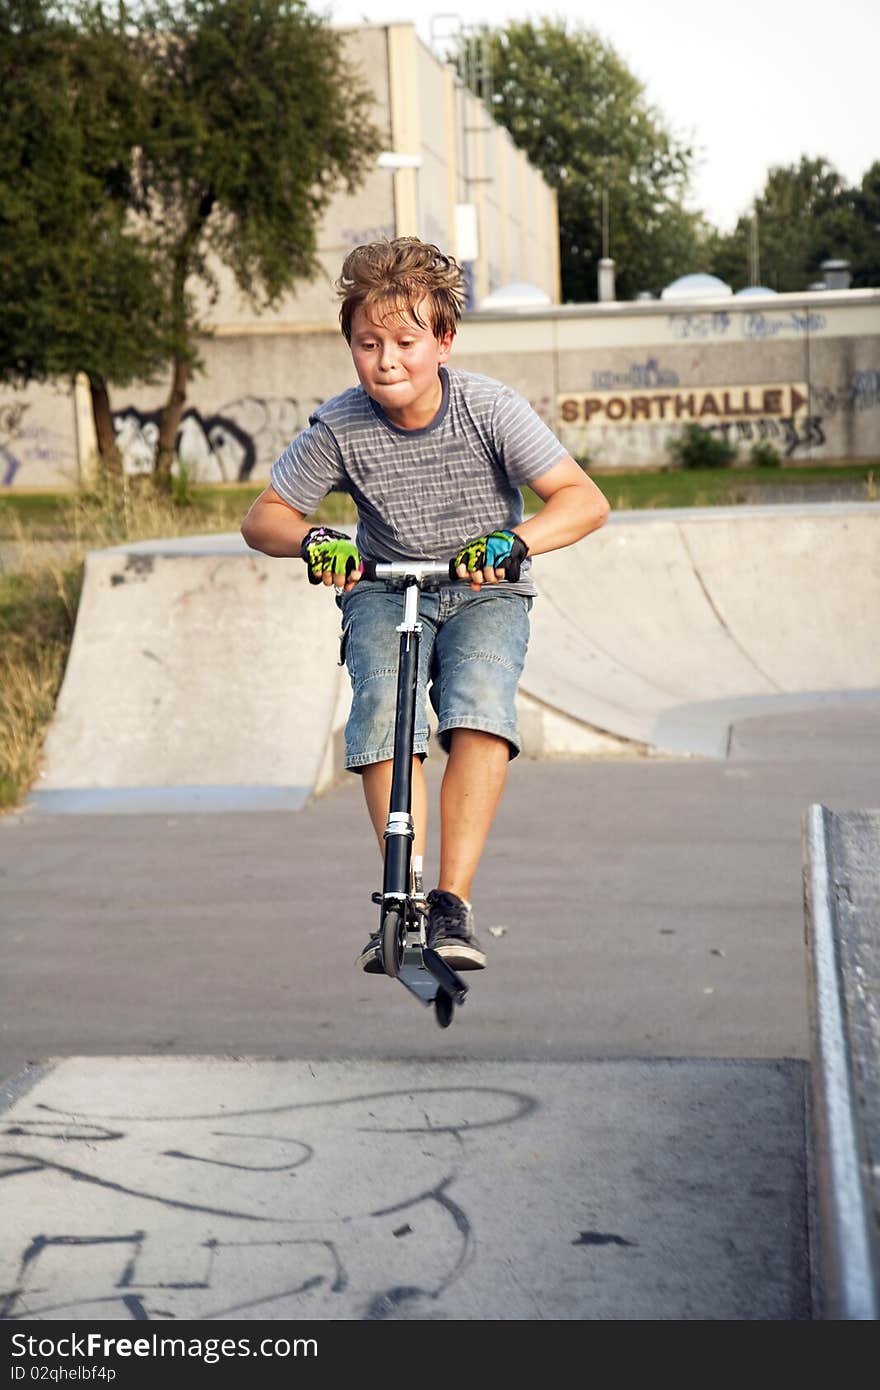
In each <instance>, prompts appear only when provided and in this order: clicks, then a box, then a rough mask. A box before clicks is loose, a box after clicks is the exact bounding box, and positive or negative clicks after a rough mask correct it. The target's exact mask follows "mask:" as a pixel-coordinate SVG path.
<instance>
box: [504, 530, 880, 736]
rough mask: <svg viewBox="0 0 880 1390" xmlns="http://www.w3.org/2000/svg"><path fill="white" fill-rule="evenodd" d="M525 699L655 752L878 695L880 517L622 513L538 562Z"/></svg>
mask: <svg viewBox="0 0 880 1390" xmlns="http://www.w3.org/2000/svg"><path fill="white" fill-rule="evenodd" d="M535 574H536V579H537V582H538V586H539V589H540V594H541V597H540V599H539V601H538V602H537V603H536V604H535V609H534V618H533V631H532V641H531V645H530V649H529V658H528V662H527V665H526V670H525V672H524V675H523V682H522V686H523V690H524V691H525V692H526V693H527V694H528V695H530V696H532V697H534V698H535V699H537V700H539V701H540V702H541V703H542V704H543V705H545V706H548V707H550V708H551V709H553V710H556V711H559V712H561V713H563V714H565V715H567V716H568V717H569V718H570V719H571V720H575V721H578V722H580V723H581V724H583V725H586V726H590V727H592V728H594V729H597V730H601V731H604V732H605V733H607V734H612V735H615V736H617V738H619V739H622V740H629V741H631V742H633V743H636V744H640V745H642V746H646V747H647V748H649V749H654V750H656V751H659V752H671V753H702V754H709V755H712V756H724V755H725V753H726V751H727V745H728V742H729V737H730V728H731V725H732V724H733V723H734V722H736V721H738V720H740V719H743V718H746V717H748V716H749V715H753V714H757V713H764V712H766V711H768V710H773V709H785V708H801V707H803V705H804V704H808V703H817V702H827V701H831V700H833V701H835V702H837V701H839V700H840V699H841V698H848V699H858V698H863V697H867V695H868V694H869V692H873V693H874V694H876V690H877V688H878V687H880V642H878V641H877V615H878V611H880V505H877V504H874V503H870V504H860V505H853V506H846V505H830V506H798V507H732V508H705V509H695V510H689V511H655V512H630V513H617V514H613V515H612V517H611V518H610V521H609V523H608V524H607V526H605V527H604V528H603V530H602V531H600V532H598V533H597V534H596V535H593V536H589V537H587V539H586V540H585V541H581V542H580V543H579V544H577V545H575V546H571V547H569V548H568V549H566V550H560V551H556V552H554V553H552V554H550V555H542V556H540V557H539V558H538V559H537V560H536V562H535Z"/></svg>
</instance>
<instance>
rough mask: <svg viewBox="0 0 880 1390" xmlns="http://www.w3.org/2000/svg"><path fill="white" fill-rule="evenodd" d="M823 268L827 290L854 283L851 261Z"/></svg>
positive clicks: (841, 288)
mask: <svg viewBox="0 0 880 1390" xmlns="http://www.w3.org/2000/svg"><path fill="white" fill-rule="evenodd" d="M821 269H822V276H823V279H824V281H825V288H826V290H848V289H849V287H850V285H851V284H852V271H851V270H850V268H849V261H823V262H822V267H821ZM600 298H601V296H600Z"/></svg>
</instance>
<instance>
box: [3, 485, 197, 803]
mask: <svg viewBox="0 0 880 1390" xmlns="http://www.w3.org/2000/svg"><path fill="white" fill-rule="evenodd" d="M61 521H62V524H61V525H60V526H59V533H60V534H61V535H62V536H63V537H64V539H63V540H61V541H59V542H58V543H57V544H53V543H51V542H47V541H46V540H45V538H44V537H43V536H37V537H35V536H34V534H33V532H32V530H31V528H30V527H29V526H28V525H27V523H24V522H22V521H21V520H20V519H19V517H18V516H17V515H16V514H15V513H14V512H12V510H11V509H9V508H7V509H6V514H5V516H4V517H3V531H4V534H5V535H6V536H8V537H9V538H10V539H9V541H8V542H5V543H4V547H3V550H4V562H3V564H2V566H0V811H2V810H9V809H11V808H13V807H15V806H18V805H19V804H20V802H21V800H22V798H23V797H24V796H25V795H26V794H27V791H28V789H29V788H30V786H31V785H32V783H33V781H34V779H35V778H36V776H37V773H38V771H39V764H40V755H41V750H42V747H43V741H44V739H45V735H46V730H47V728H48V726H49V722H50V720H51V718H52V714H53V711H54V708H55V701H56V699H57V696H58V691H59V689H60V687H61V681H62V679H63V676H64V668H65V666H66V663H67V655H68V652H69V650H70V643H71V641H72V639H73V629H74V625H75V622H76V610H77V606H78V603H79V595H80V590H81V587H82V575H83V561H84V559H85V555H86V552H87V551H89V550H98V549H103V548H105V547H107V546H113V545H122V544H125V543H127V542H131V541H138V540H152V539H157V538H160V537H161V538H167V537H171V536H185V535H193V534H194V533H196V532H211V531H216V530H217V529H218V527H217V516H216V514H215V513H212V512H205V511H203V510H199V509H197V508H194V507H192V506H191V505H188V504H187V501H186V498H185V497H184V498H183V499H182V500H181V501H176V500H175V499H174V498H173V497H168V496H167V495H164V494H162V493H157V492H156V491H155V490H154V489H153V488H152V487H151V486H150V484H149V480H143V479H129V480H127V481H126V483H125V485H124V486H119V485H116V484H112V483H109V484H105V485H104V486H103V487H101V488H100V489H97V490H95V491H93V492H90V493H82V494H76V495H72V496H71V498H70V501H69V503H68V504H67V505H66V507H65V509H64V514H63V517H62V518H61Z"/></svg>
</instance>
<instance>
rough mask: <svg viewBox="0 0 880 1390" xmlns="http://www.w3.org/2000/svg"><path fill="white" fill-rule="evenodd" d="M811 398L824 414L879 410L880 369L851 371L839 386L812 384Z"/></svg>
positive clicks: (860, 412)
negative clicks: (848, 377) (847, 379)
mask: <svg viewBox="0 0 880 1390" xmlns="http://www.w3.org/2000/svg"><path fill="white" fill-rule="evenodd" d="M813 399H814V401H815V402H816V404H817V405H818V406H819V408H820V409H821V410H823V411H824V413H825V414H826V415H839V414H846V413H851V414H853V415H860V414H862V412H863V411H866V410H880V371H874V370H868V371H864V372H853V374H852V376H851V377H850V379H849V381H848V382H845V383H844V384H843V385H841V386H837V387H831V386H814V387H813Z"/></svg>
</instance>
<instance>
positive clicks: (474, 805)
mask: <svg viewBox="0 0 880 1390" xmlns="http://www.w3.org/2000/svg"><path fill="white" fill-rule="evenodd" d="M450 740H451V741H450V749H449V760H448V762H447V764H446V771H445V773H444V775H443V784H442V786H441V788H440V878H439V882H438V884H437V887H438V889H439V891H440V892H443V893H455V895H456V897H459V898H463V899H465V901H467V900H468V899H469V898H470V895H471V884H472V882H473V878H474V874H475V873H476V871H477V865H478V864H479V862H480V859H481V857H482V853H483V850H484V848H485V845H486V839H487V837H488V835H489V830H490V828H491V825H492V821H493V820H494V818H495V812H496V811H497V810H498V805H499V803H500V801H501V794H502V792H503V791H504V783H505V780H506V778H507V767H508V764H509V762H510V746H509V744H508V742H507V740H506V739H503V738H498V737H497V735H495V734H486V733H483V732H482V731H481V730H479V729H453V730H452V733H451V735H450Z"/></svg>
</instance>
